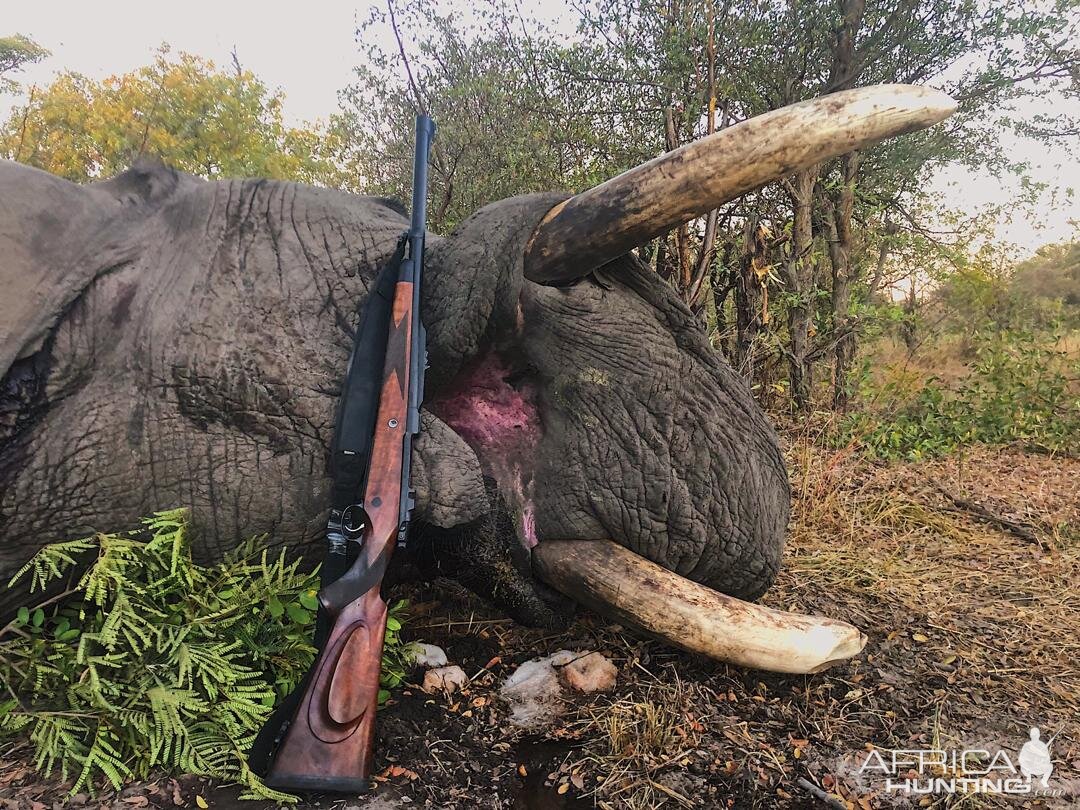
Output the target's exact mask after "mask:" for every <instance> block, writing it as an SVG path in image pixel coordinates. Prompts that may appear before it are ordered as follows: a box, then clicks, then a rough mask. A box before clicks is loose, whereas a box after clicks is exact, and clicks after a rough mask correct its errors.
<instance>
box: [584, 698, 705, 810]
mask: <svg viewBox="0 0 1080 810" xmlns="http://www.w3.org/2000/svg"><path fill="white" fill-rule="evenodd" d="M696 692H697V690H696V689H695V688H694V687H692V686H688V685H687V684H685V683H684V682H683V681H682V680H680V679H679V678H677V677H676V678H675V679H673V680H669V681H659V680H653V681H652V683H650V684H649V685H648V686H645V687H644V688H643V690H642V691H639V692H636V693H635V694H633V695H624V696H621V697H618V696H616V697H612V698H610V699H601V700H599V701H597V702H595V703H591V704H588V705H584V706H581V707H580V708H578V710H577V713H576V717H575V718H574V719H572V720H571V721H570V722H568V723H567V724H566V729H567V731H568V733H569V734H571V735H572V736H579V735H584V736H588V737H591V744H590V745H589V746H588V747H587V749H586V753H585V755H584V756H583V757H581V758H579V759H578V760H577V761H576V762H575V763H574V765H573V766H572V769H573V770H574V771H578V772H590V773H593V774H595V775H596V787H595V788H594V789H593V790H592V792H591V795H592V796H594V797H595V799H596V803H597V806H598V807H601V808H614V807H619V808H628V809H629V810H645V809H646V808H652V807H659V806H662V805H663V804H664V803H665V802H667V801H669V800H670V801H674V802H675V803H676V804H678V805H680V806H683V807H696V806H697V805H696V804H695V801H694V799H693V798H691V797H689V796H686V795H684V794H683V793H680V792H679V790H678V789H677V787H673V786H671V785H668V784H664V782H663V781H659V780H660V779H662V778H663V777H664V774H665V772H666V771H667V770H668V769H669V768H670V767H671V766H672V765H674V764H676V763H679V762H680V761H681V760H684V759H685V758H686V755H687V754H688V753H690V752H692V751H694V750H695V749H696V747H697V745H698V743H699V740H700V734H699V731H700V730H702V729H703V728H704V726H703V725H702V724H701V723H700V722H699V720H698V719H697V717H696V716H695V714H694V711H695V709H694V708H693V707H694V706H695V705H697V704H699V703H700V702H701V701H702V698H703V697H706V696H703V695H701V694H700V693H696Z"/></svg>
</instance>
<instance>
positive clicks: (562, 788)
mask: <svg viewBox="0 0 1080 810" xmlns="http://www.w3.org/2000/svg"><path fill="white" fill-rule="evenodd" d="M569 789H570V783H569V782H563V783H562V784H561V785H559V795H560V796H561V795H562V794H564V793H566V791H568V790H569Z"/></svg>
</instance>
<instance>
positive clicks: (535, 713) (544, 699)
mask: <svg viewBox="0 0 1080 810" xmlns="http://www.w3.org/2000/svg"><path fill="white" fill-rule="evenodd" d="M499 694H500V696H501V697H502V698H503V700H505V701H506V702H507V703H509V704H510V723H511V724H512V725H515V726H517V727H519V728H528V729H535V728H539V727H542V726H545V725H548V724H549V723H551V722H553V721H554V720H555V718H556V717H558V716H559V715H560V714H561V713H562V710H563V702H562V688H561V687H560V686H559V676H558V674H557V673H556V672H555V668H554V667H553V666H552V665H551V661H550V659H548V658H538V659H535V660H533V661H526V662H525V663H524V664H522V665H521V666H519V667H518V668H517V669H516V670H514V672H513V674H512V675H511V676H510V677H509V678H507V679H506V681H505V682H504V683H503V685H502V688H501V689H500V690H499Z"/></svg>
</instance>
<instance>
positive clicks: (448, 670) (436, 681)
mask: <svg viewBox="0 0 1080 810" xmlns="http://www.w3.org/2000/svg"><path fill="white" fill-rule="evenodd" d="M468 682H469V678H468V676H466V675H465V671H464V670H463V669H462V668H461V667H459V666H450V667H437V668H435V669H429V670H428V671H427V672H425V673H424V683H423V686H421V689H423V690H424V691H425V692H427V693H428V694H431V693H433V692H445V693H446V694H448V695H452V694H453V693H454V692H456V691H457V690H459V689H464V688H465V684H467V683H468Z"/></svg>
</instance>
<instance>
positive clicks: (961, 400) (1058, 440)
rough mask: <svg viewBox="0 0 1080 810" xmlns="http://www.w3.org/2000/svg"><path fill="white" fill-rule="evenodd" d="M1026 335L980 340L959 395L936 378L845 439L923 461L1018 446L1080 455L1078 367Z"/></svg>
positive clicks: (857, 421)
mask: <svg viewBox="0 0 1080 810" xmlns="http://www.w3.org/2000/svg"><path fill="white" fill-rule="evenodd" d="M1052 343H1053V341H1051V343H1050V345H1048V343H1047V341H1040V340H1038V339H1036V337H1035V336H1034V335H1031V334H1030V333H1025V332H1007V333H1002V334H1000V335H993V336H989V337H988V336H985V335H980V336H978V340H977V341H976V359H975V363H974V366H973V368H972V373H971V375H970V376H969V377H968V378H967V379H965V380H964V381H963V382H962V383H961V384H960V386H959V387H958V388H957V390H955V391H950V390H949V389H948V388H946V387H944V386H943V385H942V384H941V383H940V381H938V380H937V379H934V378H931V379H930V380H929V381H928V382H927V383H926V384H925V385H924V386H923V387H922V388H921V389H920V390H919V391H917V392H916V394H915V396H914V399H913V400H912V401H911V402H910V403H908V404H907V405H906V406H905V407H903V408H901V409H900V410H899V411H896V412H894V413H866V412H863V413H857V414H852V415H850V416H849V417H848V418H847V420H846V422H845V423H844V425H843V428H842V430H841V436H840V439H841V441H842V442H844V443H849V442H854V443H857V444H861V445H862V446H863V447H864V448H866V449H867V450H869V451H870V452H872V453H874V454H875V455H879V456H882V457H886V458H908V459H913V460H917V459H919V458H923V457H926V456H933V455H939V454H942V453H947V452H950V451H952V450H955V449H957V448H959V447H962V446H964V445H967V444H974V443H985V444H1009V443H1012V442H1020V443H1023V444H1024V445H1026V446H1029V447H1035V448H1038V449H1042V450H1045V451H1049V452H1056V453H1065V454H1067V455H1076V454H1077V453H1080V395H1078V393H1077V390H1076V384H1077V382H1078V379H1077V376H1076V375H1077V368H1076V363H1075V361H1071V360H1070V358H1069V357H1068V355H1067V354H1065V353H1064V352H1061V351H1057V350H1056V349H1054V348H1051V345H1052Z"/></svg>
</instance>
